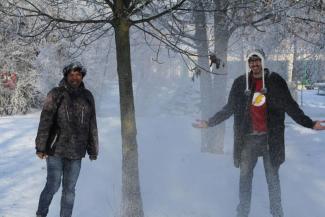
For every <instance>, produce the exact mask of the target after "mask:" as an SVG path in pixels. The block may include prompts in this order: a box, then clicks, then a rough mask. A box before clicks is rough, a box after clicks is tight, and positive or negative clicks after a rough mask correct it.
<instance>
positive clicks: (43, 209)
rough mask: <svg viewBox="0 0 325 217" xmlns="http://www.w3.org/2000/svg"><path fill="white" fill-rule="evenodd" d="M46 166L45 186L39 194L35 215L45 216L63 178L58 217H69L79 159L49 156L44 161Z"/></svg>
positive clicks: (78, 169)
mask: <svg viewBox="0 0 325 217" xmlns="http://www.w3.org/2000/svg"><path fill="white" fill-rule="evenodd" d="M46 164H47V178H46V185H45V187H44V189H43V191H42V193H41V196H40V199H39V204H38V209H37V212H36V215H40V216H42V217H45V216H46V215H47V213H48V211H49V206H50V204H51V201H52V198H53V196H54V194H55V193H56V192H57V191H58V190H59V188H60V184H61V177H63V178H62V196H61V210H60V217H71V215H72V209H73V203H74V197H75V186H76V183H77V180H78V176H79V172H80V168H81V159H79V160H70V159H66V158H61V157H57V156H49V157H48V158H47V159H46Z"/></svg>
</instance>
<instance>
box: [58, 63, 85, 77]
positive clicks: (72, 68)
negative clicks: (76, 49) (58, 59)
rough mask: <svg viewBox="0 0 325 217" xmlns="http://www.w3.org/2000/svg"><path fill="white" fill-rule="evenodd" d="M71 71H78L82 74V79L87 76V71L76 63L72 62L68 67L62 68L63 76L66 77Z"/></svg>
mask: <svg viewBox="0 0 325 217" xmlns="http://www.w3.org/2000/svg"><path fill="white" fill-rule="evenodd" d="M71 71H79V72H80V73H81V74H82V77H85V76H86V74H87V69H86V68H85V67H84V66H83V65H82V64H81V63H80V62H78V61H75V62H72V63H70V64H68V65H66V66H65V67H64V68H63V72H62V73H63V76H64V77H67V76H68V74H69V72H71Z"/></svg>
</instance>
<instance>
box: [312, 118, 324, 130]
mask: <svg viewBox="0 0 325 217" xmlns="http://www.w3.org/2000/svg"><path fill="white" fill-rule="evenodd" d="M321 123H325V120H324V121H316V124H315V125H314V127H313V129H314V130H325V124H321Z"/></svg>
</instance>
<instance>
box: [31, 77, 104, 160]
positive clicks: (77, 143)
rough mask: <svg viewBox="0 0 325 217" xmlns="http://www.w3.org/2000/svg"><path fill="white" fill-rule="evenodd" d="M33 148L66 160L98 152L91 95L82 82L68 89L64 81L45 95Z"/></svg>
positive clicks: (93, 103) (94, 113)
mask: <svg viewBox="0 0 325 217" xmlns="http://www.w3.org/2000/svg"><path fill="white" fill-rule="evenodd" d="M35 142H36V151H37V152H43V153H46V154H48V155H55V156H61V157H64V158H68V159H80V158H83V157H84V156H85V154H86V151H87V153H88V155H92V156H97V155H98V132H97V122H96V112H95V102H94V97H93V96H92V94H91V92H90V91H89V90H87V89H86V88H85V87H84V84H83V83H82V84H81V85H80V87H79V88H77V89H73V88H71V87H70V86H69V85H68V84H67V82H66V81H65V80H62V81H61V83H60V85H59V87H56V88H53V89H52V90H51V91H50V92H49V93H48V95H47V97H46V100H45V103H44V106H43V110H42V113H41V118H40V123H39V127H38V132H37V137H36V141H35Z"/></svg>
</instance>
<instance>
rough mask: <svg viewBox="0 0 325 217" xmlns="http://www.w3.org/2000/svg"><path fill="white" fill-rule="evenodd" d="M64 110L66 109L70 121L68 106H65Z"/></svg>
mask: <svg viewBox="0 0 325 217" xmlns="http://www.w3.org/2000/svg"><path fill="white" fill-rule="evenodd" d="M65 111H66V113H67V118H68V121H70V116H69V111H68V106H65Z"/></svg>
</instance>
